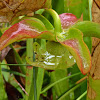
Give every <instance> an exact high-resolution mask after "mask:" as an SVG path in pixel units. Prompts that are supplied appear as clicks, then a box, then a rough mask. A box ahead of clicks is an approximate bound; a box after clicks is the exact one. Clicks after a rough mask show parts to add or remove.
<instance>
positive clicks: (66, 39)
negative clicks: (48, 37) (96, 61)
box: [57, 28, 91, 74]
mask: <svg viewBox="0 0 100 100" xmlns="http://www.w3.org/2000/svg"><path fill="white" fill-rule="evenodd" d="M57 39H58V41H59V42H60V43H61V44H62V45H63V46H64V47H66V49H68V50H69V51H70V52H71V54H72V55H73V57H74V58H75V60H76V62H77V65H78V67H79V69H80V70H81V72H82V73H83V74H86V73H87V72H89V70H90V68H91V56H90V52H89V50H88V47H87V46H86V44H85V43H84V41H83V35H82V33H81V31H79V30H78V29H75V28H70V29H69V30H68V31H67V32H66V33H65V34H63V38H60V37H57Z"/></svg>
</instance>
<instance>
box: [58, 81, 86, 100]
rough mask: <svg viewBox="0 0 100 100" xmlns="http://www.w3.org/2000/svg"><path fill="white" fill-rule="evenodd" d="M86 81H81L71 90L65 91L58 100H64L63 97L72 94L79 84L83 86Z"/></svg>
mask: <svg viewBox="0 0 100 100" xmlns="http://www.w3.org/2000/svg"><path fill="white" fill-rule="evenodd" d="M83 83H84V82H81V83H79V84H78V85H76V86H74V87H73V88H71V89H70V90H69V91H67V92H65V93H64V94H63V95H62V96H60V97H59V98H58V99H57V100H63V98H64V97H65V96H67V95H68V94H70V93H71V92H72V91H74V90H75V89H77V88H78V87H79V86H81V85H82V84H83Z"/></svg>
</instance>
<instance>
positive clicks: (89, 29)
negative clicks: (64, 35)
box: [72, 21, 100, 38]
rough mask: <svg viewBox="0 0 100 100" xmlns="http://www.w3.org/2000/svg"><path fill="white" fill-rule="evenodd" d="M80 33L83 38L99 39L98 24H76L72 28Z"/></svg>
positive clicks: (99, 30)
mask: <svg viewBox="0 0 100 100" xmlns="http://www.w3.org/2000/svg"><path fill="white" fill-rule="evenodd" d="M72 27H73V28H77V29H79V30H80V31H82V33H83V35H84V36H87V37H97V38H100V24H99V23H94V22H90V21H83V22H78V23H76V24H74V25H73V26H72Z"/></svg>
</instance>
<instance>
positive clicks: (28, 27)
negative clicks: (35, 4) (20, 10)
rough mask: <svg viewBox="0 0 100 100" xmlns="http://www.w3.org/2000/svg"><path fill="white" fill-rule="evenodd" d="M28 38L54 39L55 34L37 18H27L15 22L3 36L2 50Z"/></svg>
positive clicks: (0, 47) (0, 41)
mask: <svg viewBox="0 0 100 100" xmlns="http://www.w3.org/2000/svg"><path fill="white" fill-rule="evenodd" d="M27 38H44V39H47V40H54V37H53V34H52V33H51V32H50V31H47V29H46V28H45V26H44V25H43V24H41V23H40V22H38V21H36V20H32V19H27V20H23V21H21V22H19V23H17V24H14V25H13V26H12V27H10V28H9V29H8V30H7V31H6V32H5V33H4V34H3V35H2V36H1V38H0V50H2V49H3V48H5V47H6V46H8V45H9V44H11V43H13V42H15V41H18V40H22V39H27Z"/></svg>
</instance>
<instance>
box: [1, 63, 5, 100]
mask: <svg viewBox="0 0 100 100" xmlns="http://www.w3.org/2000/svg"><path fill="white" fill-rule="evenodd" d="M0 63H1V62H0ZM4 97H5V90H4V82H3V76H2V72H1V66H0V100H4Z"/></svg>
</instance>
